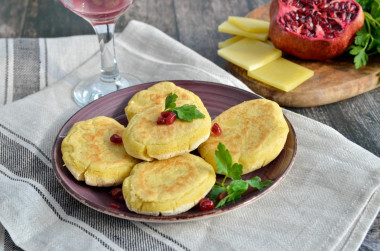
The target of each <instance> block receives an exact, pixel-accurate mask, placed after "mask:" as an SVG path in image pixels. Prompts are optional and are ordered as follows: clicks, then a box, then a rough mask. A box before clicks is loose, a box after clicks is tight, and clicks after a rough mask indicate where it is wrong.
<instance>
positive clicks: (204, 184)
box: [122, 153, 216, 216]
mask: <svg viewBox="0 0 380 251" xmlns="http://www.w3.org/2000/svg"><path fill="white" fill-rule="evenodd" d="M215 181H216V175H215V171H214V169H213V167H212V166H211V165H210V164H209V163H207V162H206V161H204V160H203V159H202V158H200V157H198V156H195V155H192V154H190V153H186V154H183V155H180V156H176V157H174V158H170V159H166V160H155V161H151V162H141V163H139V164H137V165H136V166H135V167H134V168H133V169H132V171H131V174H130V175H129V176H128V177H127V178H126V179H125V180H124V182H123V188H122V190H123V195H124V198H125V202H126V205H127V207H128V209H129V210H131V211H133V212H136V213H139V214H145V215H156V216H157V215H175V214H179V213H182V212H185V211H187V210H189V209H190V208H192V207H193V206H195V205H196V204H197V203H198V202H199V200H200V199H202V198H203V197H205V196H206V195H207V193H208V192H209V191H210V190H211V188H212V186H213V185H214V184H215Z"/></svg>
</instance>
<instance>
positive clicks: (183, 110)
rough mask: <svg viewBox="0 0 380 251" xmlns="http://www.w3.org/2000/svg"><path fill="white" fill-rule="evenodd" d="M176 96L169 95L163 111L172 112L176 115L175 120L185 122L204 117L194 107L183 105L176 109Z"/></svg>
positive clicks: (173, 94)
mask: <svg viewBox="0 0 380 251" xmlns="http://www.w3.org/2000/svg"><path fill="white" fill-rule="evenodd" d="M177 98H178V96H177V94H175V93H170V94H168V96H167V97H166V99H165V111H172V112H174V113H175V114H176V115H177V118H179V119H182V120H185V121H189V122H191V121H193V119H202V118H204V117H205V115H204V114H203V113H201V112H200V111H199V110H198V109H197V107H196V106H195V105H189V104H185V105H183V106H180V107H176V103H175V102H176V101H177Z"/></svg>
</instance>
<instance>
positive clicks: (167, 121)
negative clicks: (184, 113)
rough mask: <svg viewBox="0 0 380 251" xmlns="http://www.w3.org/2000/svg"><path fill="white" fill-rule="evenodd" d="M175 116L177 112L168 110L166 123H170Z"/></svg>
mask: <svg viewBox="0 0 380 251" xmlns="http://www.w3.org/2000/svg"><path fill="white" fill-rule="evenodd" d="M176 118H177V114H175V112H170V114H169V115H168V116H167V117H166V122H165V123H166V125H171V124H173V123H174V121H175V120H176Z"/></svg>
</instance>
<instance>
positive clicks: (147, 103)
mask: <svg viewBox="0 0 380 251" xmlns="http://www.w3.org/2000/svg"><path fill="white" fill-rule="evenodd" d="M170 93H175V94H176V95H177V96H178V98H177V106H181V105H184V104H195V105H197V106H198V104H202V106H203V103H202V101H201V99H200V98H199V97H198V96H197V95H195V94H194V93H193V92H191V91H189V90H186V89H184V88H181V87H179V86H176V85H175V84H174V83H172V82H160V83H157V84H155V85H153V86H151V87H149V88H148V89H145V90H142V91H139V92H137V93H136V94H135V95H134V96H133V97H132V98H131V99H130V100H129V102H128V105H127V106H126V107H125V109H124V111H125V114H126V116H127V118H128V121H130V120H131V119H132V117H133V116H134V115H136V114H137V113H139V112H142V111H145V110H146V109H148V108H151V107H153V106H157V105H158V106H160V107H161V110H162V111H163V110H164V108H165V99H166V97H167V96H168V94H170Z"/></svg>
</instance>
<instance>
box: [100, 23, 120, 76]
mask: <svg viewBox="0 0 380 251" xmlns="http://www.w3.org/2000/svg"><path fill="white" fill-rule="evenodd" d="M94 30H95V32H96V34H97V35H98V40H99V45H100V55H101V73H100V80H101V81H102V82H104V83H114V82H115V81H119V80H120V73H119V68H118V67H117V61H116V54H115V43H114V33H115V23H111V24H100V25H94Z"/></svg>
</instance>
